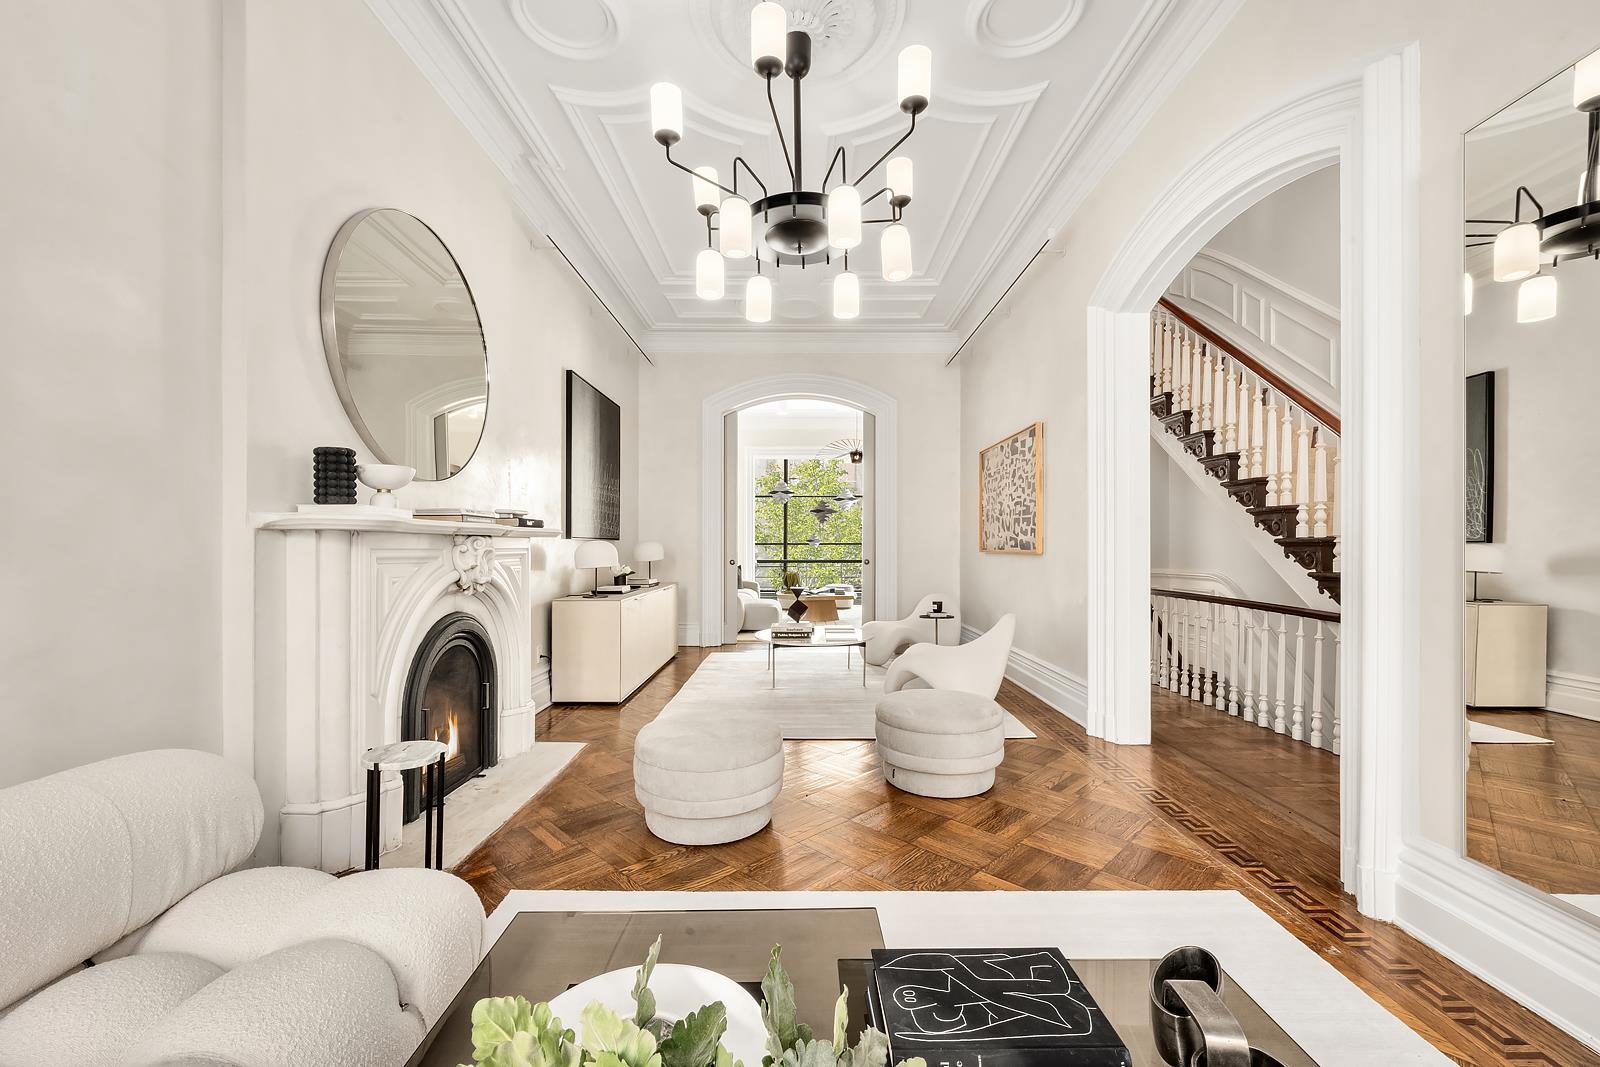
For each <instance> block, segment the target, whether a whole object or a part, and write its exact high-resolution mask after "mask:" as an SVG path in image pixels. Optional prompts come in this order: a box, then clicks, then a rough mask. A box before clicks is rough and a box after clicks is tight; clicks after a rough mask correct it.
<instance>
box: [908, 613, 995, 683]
mask: <svg viewBox="0 0 1600 1067" xmlns="http://www.w3.org/2000/svg"><path fill="white" fill-rule="evenodd" d="M1016 632H1017V617H1016V616H1015V615H1002V616H1000V621H999V622H997V623H995V624H994V626H993V627H992V628H991V629H990V630H989V632H988V633H986V634H984V635H983V636H981V637H979V638H977V639H976V640H973V641H969V642H967V643H966V644H964V645H954V646H950V647H946V646H944V645H912V646H911V647H910V648H908V649H906V650H905V652H903V653H901V655H900V656H899V658H898V659H896V660H895V661H894V662H893V663H891V664H889V669H888V670H887V671H885V672H884V675H883V691H884V692H885V693H898V692H899V691H900V690H902V689H911V688H920V689H953V690H957V691H959V692H962V693H973V694H976V695H977V696H980V697H984V698H986V699H988V700H993V699H994V697H995V694H996V693H998V692H1000V683H1001V681H1003V680H1004V679H1005V676H1006V660H1007V659H1008V658H1009V657H1010V656H1011V640H1012V638H1013V637H1015V636H1016Z"/></svg>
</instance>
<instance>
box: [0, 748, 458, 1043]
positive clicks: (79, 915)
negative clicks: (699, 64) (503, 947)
mask: <svg viewBox="0 0 1600 1067" xmlns="http://www.w3.org/2000/svg"><path fill="white" fill-rule="evenodd" d="M262 818H263V812H262V805H261V794H260V793H259V792H258V791H257V789H256V785H255V782H254V781H253V780H251V778H250V776H249V775H248V774H247V773H245V772H244V771H243V770H241V769H240V768H238V767H236V766H234V765H233V764H231V763H228V762H227V761H225V760H223V759H222V758H221V757H219V756H215V755H211V754H209V753H204V752H191V751H187V750H182V749H166V750H160V751H153V752H140V753H135V754H133V755H128V756H119V757H117V758H115V759H109V760H103V761H101V762H99V763H91V764H88V765H86V766H83V767H77V768H74V769H73V770H69V771H63V772H61V773H59V774H53V775H50V776H49V777H46V778H40V779H38V780H36V781H32V782H26V783H23V784H22V785H17V786H12V787H11V788H9V789H4V790H0V826H3V827H4V828H5V830H4V832H3V833H0V902H3V907H0V960H4V961H5V962H4V965H0V1067H39V1065H40V1064H44V1063H55V1062H71V1063H73V1064H74V1065H77V1067H101V1065H105V1067H111V1065H117V1067H124V1065H126V1067H147V1065H148V1067H154V1065H157V1064H162V1065H169V1064H184V1065H199V1064H204V1065H207V1067H215V1065H237V1067H366V1065H371V1067H393V1065H396V1064H400V1063H403V1062H405V1060H406V1058H407V1057H408V1056H409V1055H410V1054H411V1052H412V1051H413V1050H414V1049H415V1048H416V1046H417V1044H418V1043H419V1042H420V1041H421V1039H422V1037H423V1035H424V1034H425V1033H426V1032H427V1028H428V1027H429V1026H431V1025H432V1024H433V1022H434V1021H435V1020H436V1019H438V1018H439V1016H440V1015H441V1014H442V1013H443V1012H444V1011H445V1009H446V1008H447V1007H448V1006H449V1004H450V1001H451V999H452V998H453V997H454V996H455V994H456V993H457V991H458V990H459V989H460V988H461V986H462V985H463V983H464V982H465V981H466V979H467V978H468V976H470V975H471V973H472V971H473V969H474V968H475V967H476V966H477V964H478V961H479V959H480V958H481V955H482V949H483V908H482V905H481V904H480V903H479V901H478V897H477V894H475V893H474V892H473V891H472V889H471V888H470V887H469V886H468V885H467V884H466V883H465V882H463V881H461V880H460V879H459V878H456V877H455V876H454V875H451V874H446V873H444V872H441V871H429V870H418V869H415V868H410V869H392V870H380V871H369V872H364V873H360V874H353V875H350V876H348V877H345V878H334V877H333V876H332V875H328V874H324V873H322V872H320V871H313V870H306V869H303V868H296V867H258V868H247V869H238V868H240V867H241V866H242V865H243V864H244V863H246V862H247V861H248V860H249V859H250V855H251V853H252V852H254V851H255V847H256V842H257V840H258V838H259V837H260V834H261V824H262ZM230 872H231V873H230Z"/></svg>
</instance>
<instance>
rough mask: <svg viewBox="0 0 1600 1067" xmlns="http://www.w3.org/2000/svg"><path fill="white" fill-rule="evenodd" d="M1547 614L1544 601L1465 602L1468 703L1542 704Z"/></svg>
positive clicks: (1486, 705)
mask: <svg viewBox="0 0 1600 1067" xmlns="http://www.w3.org/2000/svg"><path fill="white" fill-rule="evenodd" d="M1549 615H1550V609H1549V608H1548V607H1546V606H1545V605H1543V604H1513V603H1508V602H1505V601H1492V600H1469V601H1468V602H1467V618H1466V626H1465V628H1464V632H1465V634H1466V648H1465V649H1464V652H1465V656H1466V664H1467V678H1466V682H1467V692H1466V696H1467V706H1468V707H1473V708H1542V707H1544V702H1545V641H1546V631H1547V629H1548V626H1549Z"/></svg>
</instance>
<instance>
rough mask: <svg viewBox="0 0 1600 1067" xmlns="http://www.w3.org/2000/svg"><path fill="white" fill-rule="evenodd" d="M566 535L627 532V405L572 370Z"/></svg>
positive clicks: (605, 536) (608, 536)
mask: <svg viewBox="0 0 1600 1067" xmlns="http://www.w3.org/2000/svg"><path fill="white" fill-rule="evenodd" d="M567 536H569V537H580V538H587V539H590V540H597V541H615V540H617V539H618V538H620V537H621V536H622V409H621V408H620V407H618V406H617V403H616V401H614V400H612V399H611V398H610V397H608V396H606V395H605V394H604V393H602V392H601V391H600V390H598V389H596V388H595V387H594V386H592V385H590V384H589V383H588V382H586V381H584V380H583V376H582V375H580V374H578V373H577V372H576V371H570V370H569V371H567Z"/></svg>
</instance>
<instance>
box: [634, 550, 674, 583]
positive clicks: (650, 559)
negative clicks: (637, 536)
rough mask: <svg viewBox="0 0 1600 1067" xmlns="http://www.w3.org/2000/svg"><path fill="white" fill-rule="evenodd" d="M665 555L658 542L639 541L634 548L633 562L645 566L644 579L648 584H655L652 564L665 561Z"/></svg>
mask: <svg viewBox="0 0 1600 1067" xmlns="http://www.w3.org/2000/svg"><path fill="white" fill-rule="evenodd" d="M666 555H667V553H666V550H665V549H663V548H662V547H661V542H660V541H640V542H639V543H638V544H637V545H635V546H634V548H633V561H634V562H635V563H643V564H644V565H645V578H646V579H647V580H648V584H650V585H654V584H655V579H656V574H655V567H654V566H653V564H654V563H655V561H656V560H658V559H665V558H666Z"/></svg>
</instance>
